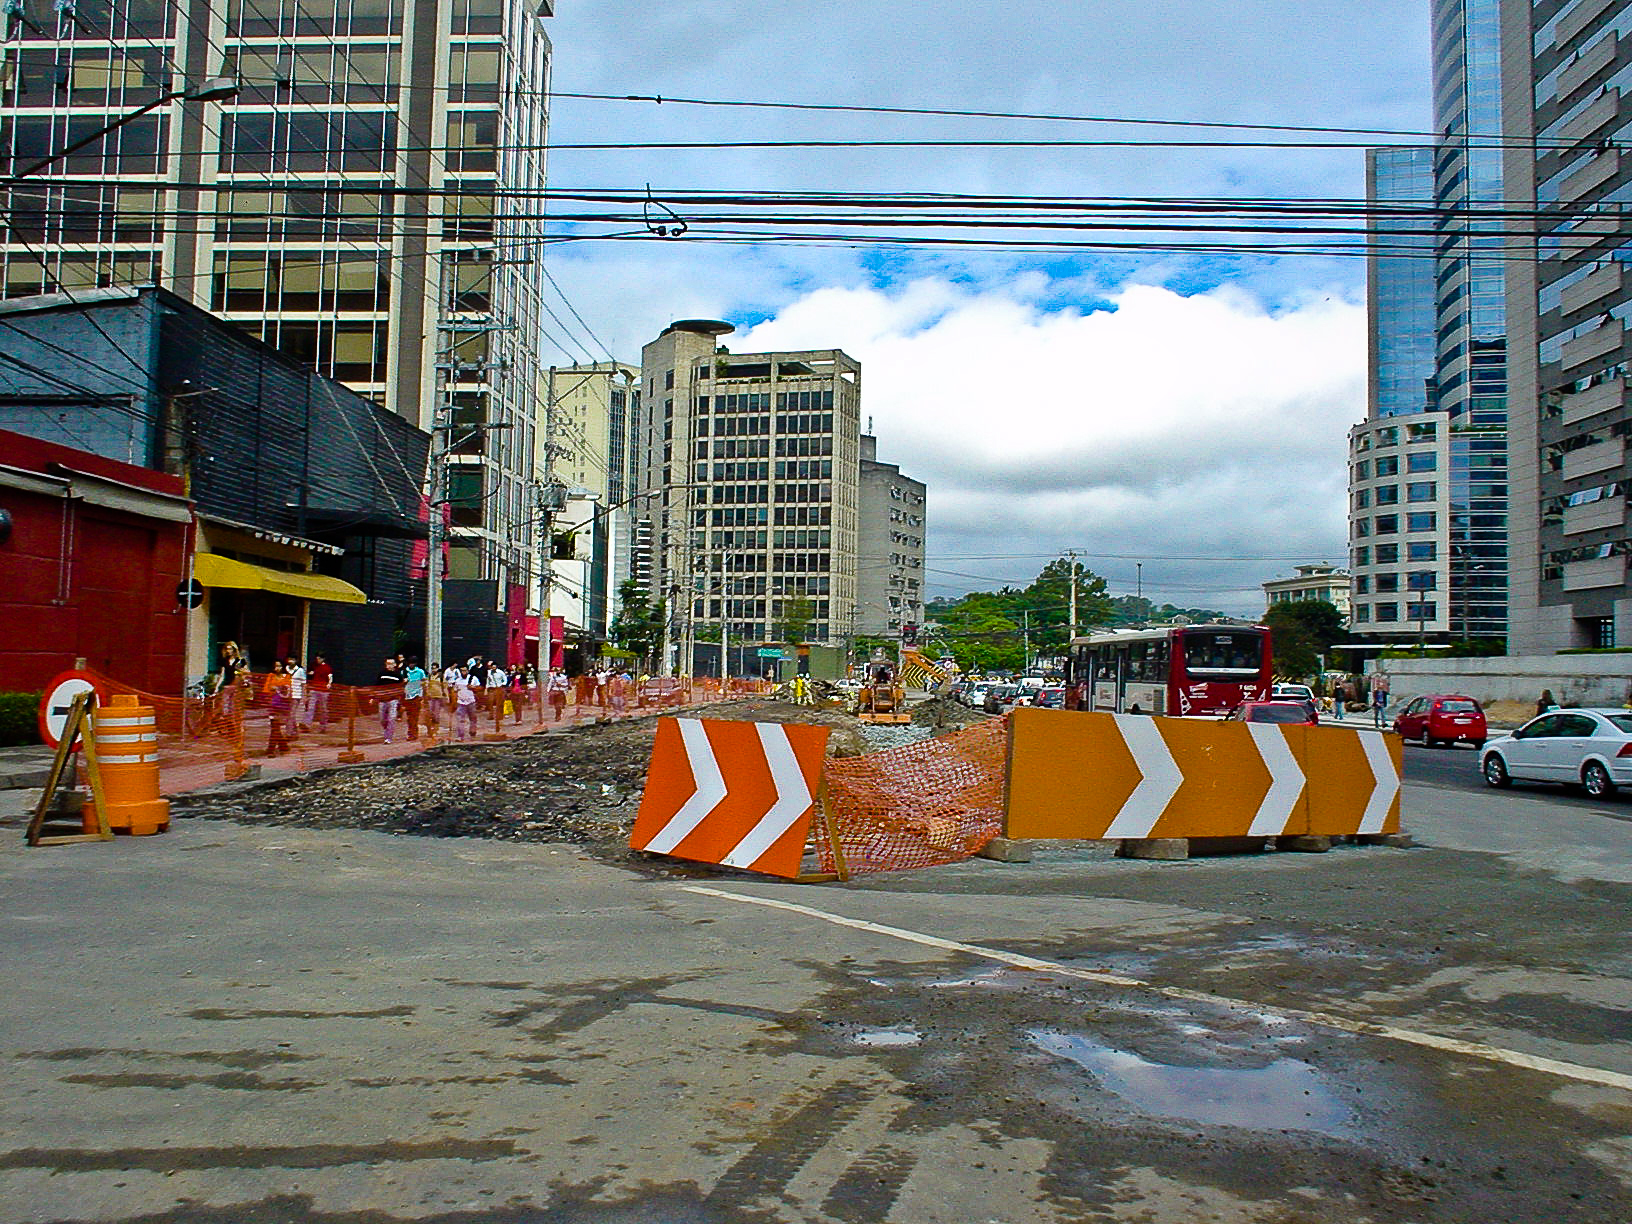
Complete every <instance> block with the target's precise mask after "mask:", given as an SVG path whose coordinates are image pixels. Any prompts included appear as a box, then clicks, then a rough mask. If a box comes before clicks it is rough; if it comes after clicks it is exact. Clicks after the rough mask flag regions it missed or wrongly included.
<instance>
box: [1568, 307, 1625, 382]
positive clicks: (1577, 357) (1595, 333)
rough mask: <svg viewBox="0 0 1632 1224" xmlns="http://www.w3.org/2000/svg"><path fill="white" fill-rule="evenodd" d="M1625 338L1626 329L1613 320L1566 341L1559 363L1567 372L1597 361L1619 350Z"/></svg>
mask: <svg viewBox="0 0 1632 1224" xmlns="http://www.w3.org/2000/svg"><path fill="white" fill-rule="evenodd" d="M1625 336H1626V330H1625V328H1623V327H1622V326H1621V325H1620V323H1619V322H1617V321H1615V320H1613V319H1612V320H1610V321H1609V322H1608V323H1605V324H1603V325H1602V326H1600V327H1595V328H1593V329H1592V330H1591V331H1589V332H1583V333H1582V334H1581V335H1579V336H1577V337H1576V338H1575V339H1574V340H1569V341H1566V342H1565V344H1564V350H1563V352H1562V354H1561V355H1560V357H1559V363H1560V364H1561V365H1562V366H1563V367H1564V368H1565V369H1566V370H1567V369H1570V368H1572V367H1574V366H1579V365H1585V364H1586V363H1587V362H1589V361H1596V360H1598V359H1599V358H1602V357H1605V356H1607V355H1608V354H1610V353H1613V352H1616V351H1617V350H1619V349H1620V347H1621V341H1622V340H1623V339H1624V338H1625Z"/></svg>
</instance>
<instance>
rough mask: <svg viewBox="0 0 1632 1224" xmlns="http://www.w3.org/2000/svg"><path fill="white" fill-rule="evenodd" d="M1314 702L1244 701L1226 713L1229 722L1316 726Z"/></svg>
mask: <svg viewBox="0 0 1632 1224" xmlns="http://www.w3.org/2000/svg"><path fill="white" fill-rule="evenodd" d="M1313 705H1314V703H1313V702H1310V703H1308V704H1307V705H1306V704H1304V703H1303V702H1301V701H1243V702H1242V703H1241V704H1240V705H1238V706H1236V707H1235V709H1233V710H1231V711H1230V712H1229V713H1228V714H1226V715H1225V716H1224V717H1225V720H1226V721H1228V722H1255V723H1285V724H1288V725H1291V726H1296V725H1298V724H1302V725H1304V726H1310V727H1312V726H1314V725H1315V723H1316V721H1317V719H1316V717H1315V712H1314V710H1313V708H1312V707H1313Z"/></svg>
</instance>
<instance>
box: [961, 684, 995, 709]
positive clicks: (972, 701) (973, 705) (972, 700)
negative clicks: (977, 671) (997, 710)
mask: <svg viewBox="0 0 1632 1224" xmlns="http://www.w3.org/2000/svg"><path fill="white" fill-rule="evenodd" d="M991 687H992V686H991V685H989V684H976V685H972V686H970V687H969V688H967V689H965V690H964V694H963V704H964V705H966V706H968V707H969V708H970V709H971V710H979V709H983V708H985V705H986V690H987V689H989V688H991Z"/></svg>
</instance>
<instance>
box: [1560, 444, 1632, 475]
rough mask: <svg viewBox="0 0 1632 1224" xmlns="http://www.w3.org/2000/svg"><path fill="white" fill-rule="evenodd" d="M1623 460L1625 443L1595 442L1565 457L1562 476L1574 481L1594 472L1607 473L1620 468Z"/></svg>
mask: <svg viewBox="0 0 1632 1224" xmlns="http://www.w3.org/2000/svg"><path fill="white" fill-rule="evenodd" d="M1625 460H1626V443H1625V441H1623V440H1622V439H1620V438H1615V439H1613V440H1611V441H1608V442H1597V443H1594V444H1593V445H1592V446H1583V447H1582V448H1581V449H1580V450H1573V451H1571V452H1570V453H1569V454H1567V455H1565V456H1564V471H1563V476H1564V479H1565V480H1575V479H1578V478H1579V477H1582V476H1591V475H1592V474H1593V473H1594V472H1607V471H1609V470H1610V469H1611V468H1618V467H1620V466H1621V464H1622V463H1623V462H1625Z"/></svg>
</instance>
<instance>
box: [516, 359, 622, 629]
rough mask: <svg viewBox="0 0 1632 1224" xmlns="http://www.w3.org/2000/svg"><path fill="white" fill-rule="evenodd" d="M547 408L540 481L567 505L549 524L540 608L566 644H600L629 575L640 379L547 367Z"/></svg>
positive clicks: (612, 368)
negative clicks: (563, 630) (560, 625)
mask: <svg viewBox="0 0 1632 1224" xmlns="http://www.w3.org/2000/svg"><path fill="white" fill-rule="evenodd" d="M544 400H545V402H546V403H547V404H548V405H549V409H550V411H549V415H548V418H547V420H548V422H549V426H548V429H546V430H541V431H540V432H539V435H538V455H537V460H536V462H537V476H538V480H539V481H540V482H541V483H542V484H543V485H545V486H546V487H547V488H553V489H557V490H559V491H560V494H561V497H560V500H561V501H562V502H563V503H564V504H563V505H562V506H561V509H559V510H557V511H555V512H554V513H553V514H552V516H551V519H550V526H551V529H552V539H551V548H550V566H549V580H550V590H549V592H548V595H547V596H546V597H542V598H541V602H542V603H544V604H546V605H547V607H548V611H549V613H550V614H551V615H555V616H563V617H565V619H566V627H567V632H568V635H569V637H571V636H573V635H574V633H575V631H576V635H577V636H578V637H579V638H581V639H589V640H593V641H596V642H604V641H605V640H606V635H607V629H608V627H609V625H610V621H611V617H612V616H613V615H614V614H615V613H616V608H615V607H614V606H613V605H614V604H615V602H616V600H615V594H616V592H617V589H618V585H619V583H620V582H622V580H623V579H624V578H625V577H627V576H628V572H629V549H628V532H627V527H626V523H627V518H628V513H629V507H628V506H627V505H626V502H627V500H628V497H629V459H630V456H629V429H630V422H631V420H632V419H633V418H634V416H635V415H636V414H637V413H638V411H639V407H640V371H639V370H638V369H636V368H635V367H634V366H630V365H624V364H622V363H620V362H597V363H595V364H592V365H572V366H560V367H551V368H550V370H549V372H548V373H547V375H546V376H545V391H544Z"/></svg>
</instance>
